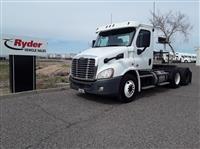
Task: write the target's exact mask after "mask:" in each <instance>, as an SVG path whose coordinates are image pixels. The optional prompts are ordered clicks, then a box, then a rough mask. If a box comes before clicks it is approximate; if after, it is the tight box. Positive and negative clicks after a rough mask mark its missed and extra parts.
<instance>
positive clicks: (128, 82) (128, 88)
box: [118, 74, 138, 103]
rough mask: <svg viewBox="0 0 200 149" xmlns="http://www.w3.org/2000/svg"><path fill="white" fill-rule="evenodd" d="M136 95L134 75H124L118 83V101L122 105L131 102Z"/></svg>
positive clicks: (136, 84)
mask: <svg viewBox="0 0 200 149" xmlns="http://www.w3.org/2000/svg"><path fill="white" fill-rule="evenodd" d="M137 93H138V83H137V78H136V77H135V76H134V75H131V74H126V75H125V76H124V77H123V78H122V80H121V82H120V87H119V93H118V100H119V101H121V102H123V103H127V102H131V101H133V100H134V99H135V97H136V95H137Z"/></svg>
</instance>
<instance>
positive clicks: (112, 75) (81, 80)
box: [70, 21, 191, 102]
mask: <svg viewBox="0 0 200 149" xmlns="http://www.w3.org/2000/svg"><path fill="white" fill-rule="evenodd" d="M153 32H154V28H153V27H152V26H150V25H145V24H140V23H138V22H135V21H128V22H122V23H114V24H109V25H105V26H102V27H99V28H97V29H96V33H97V39H96V40H95V42H93V45H92V47H91V48H89V49H87V50H85V51H83V52H82V53H80V54H78V55H77V56H75V57H74V58H73V60H72V67H71V74H70V87H71V88H72V89H76V90H78V91H79V92H82V93H91V94H100V95H115V96H117V97H118V99H119V100H120V101H122V102H129V101H132V100H133V99H134V98H135V97H136V95H137V93H138V92H141V91H142V90H143V89H149V88H153V87H156V86H159V85H166V84H171V86H173V87H178V86H179V85H180V84H181V82H182V80H183V79H182V78H183V77H182V75H183V73H181V72H182V71H183V70H182V68H177V67H176V66H169V65H165V66H163V65H153V51H154V47H153V46H154V41H153V39H154V36H153ZM180 70H181V71H180ZM186 70H187V75H188V82H186V84H189V83H190V82H191V72H190V70H189V69H188V68H187V69H186V68H184V73H185V72H186Z"/></svg>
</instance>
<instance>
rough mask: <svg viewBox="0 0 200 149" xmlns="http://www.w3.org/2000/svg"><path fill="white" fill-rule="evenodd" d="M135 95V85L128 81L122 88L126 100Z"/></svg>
mask: <svg viewBox="0 0 200 149" xmlns="http://www.w3.org/2000/svg"><path fill="white" fill-rule="evenodd" d="M134 93H135V83H134V82H133V81H132V80H128V81H127V82H126V83H125V86H124V95H125V96H126V97H127V98H131V97H132V96H133V94H134Z"/></svg>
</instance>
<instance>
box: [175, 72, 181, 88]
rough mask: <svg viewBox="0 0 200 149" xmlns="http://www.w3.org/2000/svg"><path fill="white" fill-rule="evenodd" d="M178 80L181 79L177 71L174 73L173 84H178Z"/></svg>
mask: <svg viewBox="0 0 200 149" xmlns="http://www.w3.org/2000/svg"><path fill="white" fill-rule="evenodd" d="M180 81H181V75H180V73H178V72H177V73H176V75H175V84H176V85H178V84H179V83H180Z"/></svg>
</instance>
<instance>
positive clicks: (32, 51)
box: [1, 37, 46, 56]
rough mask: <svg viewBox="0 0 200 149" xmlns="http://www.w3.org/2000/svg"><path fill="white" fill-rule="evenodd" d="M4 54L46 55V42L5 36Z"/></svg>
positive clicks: (3, 42)
mask: <svg viewBox="0 0 200 149" xmlns="http://www.w3.org/2000/svg"><path fill="white" fill-rule="evenodd" d="M1 43H2V45H3V49H2V50H3V54H4V55H36V56H46V42H44V41H41V40H38V39H28V38H19V37H15V38H3V39H2V42H1Z"/></svg>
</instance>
